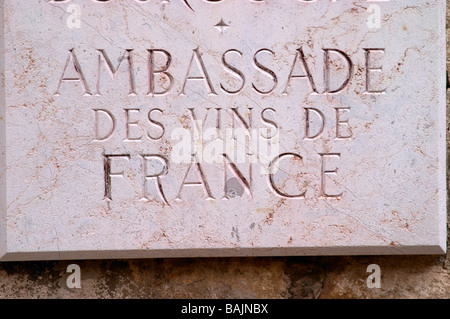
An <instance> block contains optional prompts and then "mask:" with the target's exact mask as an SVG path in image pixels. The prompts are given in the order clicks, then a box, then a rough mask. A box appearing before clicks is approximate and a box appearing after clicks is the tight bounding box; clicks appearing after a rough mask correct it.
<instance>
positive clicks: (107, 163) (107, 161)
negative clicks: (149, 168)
mask: <svg viewBox="0 0 450 319" xmlns="http://www.w3.org/2000/svg"><path fill="white" fill-rule="evenodd" d="M113 158H125V159H127V160H130V155H129V154H118V155H106V154H103V169H104V173H105V176H104V177H105V196H104V199H105V200H108V201H110V200H112V196H111V177H121V178H123V171H121V172H116V173H113V172H111V160H112V159H113Z"/></svg>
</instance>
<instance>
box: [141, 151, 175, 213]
mask: <svg viewBox="0 0 450 319" xmlns="http://www.w3.org/2000/svg"><path fill="white" fill-rule="evenodd" d="M141 157H142V165H143V167H142V170H143V173H144V174H143V175H144V183H143V187H142V198H141V200H145V201H148V200H150V199H149V198H148V194H147V182H148V181H151V180H153V181H154V182H155V186H156V191H157V192H158V195H159V197H160V198H161V200H162V201H163V203H164V204H166V205H168V206H170V205H169V203H168V202H167V199H166V196H165V195H164V191H163V188H162V184H161V177H162V176H165V175H167V173H168V171H169V169H168V164H167V160H166V159H165V158H164V157H162V156H160V155H155V154H153V155H141ZM150 161H157V162H159V163H160V164H161V165H162V169H161V171H160V172H158V173H156V174H150V175H148V173H147V172H148V166H149V165H148V162H150Z"/></svg>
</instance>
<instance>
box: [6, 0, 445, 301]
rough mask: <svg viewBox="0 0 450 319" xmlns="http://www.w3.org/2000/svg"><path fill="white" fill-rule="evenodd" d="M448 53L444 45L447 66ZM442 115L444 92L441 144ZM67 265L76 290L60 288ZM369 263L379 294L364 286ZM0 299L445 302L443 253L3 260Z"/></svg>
mask: <svg viewBox="0 0 450 319" xmlns="http://www.w3.org/2000/svg"><path fill="white" fill-rule="evenodd" d="M447 7H448V8H447V12H448V11H449V10H450V2H448V1H447ZM449 36H450V17H449V15H448V14H447V39H448V37H449ZM449 53H450V46H449V45H448V44H447V69H449V66H450V59H449V57H448V56H449ZM449 115H450V90H447V123H448V124H447V126H448V128H447V132H448V134H447V141H450V124H449V123H450V116H449ZM447 143H449V142H447ZM447 154H448V155H447V158H448V164H447V165H449V164H450V152H449V151H447ZM448 177H449V175H448V174H447V178H448ZM447 228H448V229H449V233H450V224H447ZM448 237H449V240H448V242H450V236H448ZM449 248H450V247H449ZM72 263H76V264H78V265H79V266H80V268H81V285H82V288H81V289H76V288H75V289H69V288H68V287H67V285H66V280H67V277H68V276H69V274H68V273H66V269H67V266H68V265H70V264H72ZM370 264H378V265H379V266H380V268H381V289H377V288H374V289H369V288H368V287H367V284H366V280H367V276H368V275H369V274H368V273H366V269H367V266H368V265H370ZM0 298H450V255H449V254H447V255H446V256H358V257H283V258H196V259H147V260H145V259H143V260H95V261H48V262H47V261H42V262H8V263H0Z"/></svg>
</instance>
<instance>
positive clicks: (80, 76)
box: [54, 49, 92, 96]
mask: <svg viewBox="0 0 450 319" xmlns="http://www.w3.org/2000/svg"><path fill="white" fill-rule="evenodd" d="M73 50H74V49H70V50H69V56H68V57H67V61H66V65H65V66H64V70H63V73H62V75H61V79H60V80H59V83H58V87H57V88H56V92H55V94H54V95H55V96H59V95H60V93H59V89H60V88H61V84H62V83H63V82H79V83H80V84H81V88H82V89H83V92H84V95H85V96H90V95H92V94H91V92H89V88H88V86H87V83H86V80H85V78H84V75H83V72H82V71H81V67H80V64H79V63H78V59H77V57H76V55H75V52H74V51H73ZM69 64H72V66H73V69H74V70H75V72H76V74H77V76H76V77H66V76H65V74H66V71H67V67H68V66H69Z"/></svg>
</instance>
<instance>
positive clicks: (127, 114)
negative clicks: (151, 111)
mask: <svg viewBox="0 0 450 319" xmlns="http://www.w3.org/2000/svg"><path fill="white" fill-rule="evenodd" d="M132 112H137V113H139V112H140V109H125V117H126V125H125V132H126V135H125V136H126V139H125V141H140V140H141V138H142V135H140V136H139V137H136V136H135V137H131V136H130V135H131V134H130V132H131V130H130V128H131V126H135V127H136V126H137V127H139V122H138V121H137V120H136V121H131V119H130V117H131V113H132Z"/></svg>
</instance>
